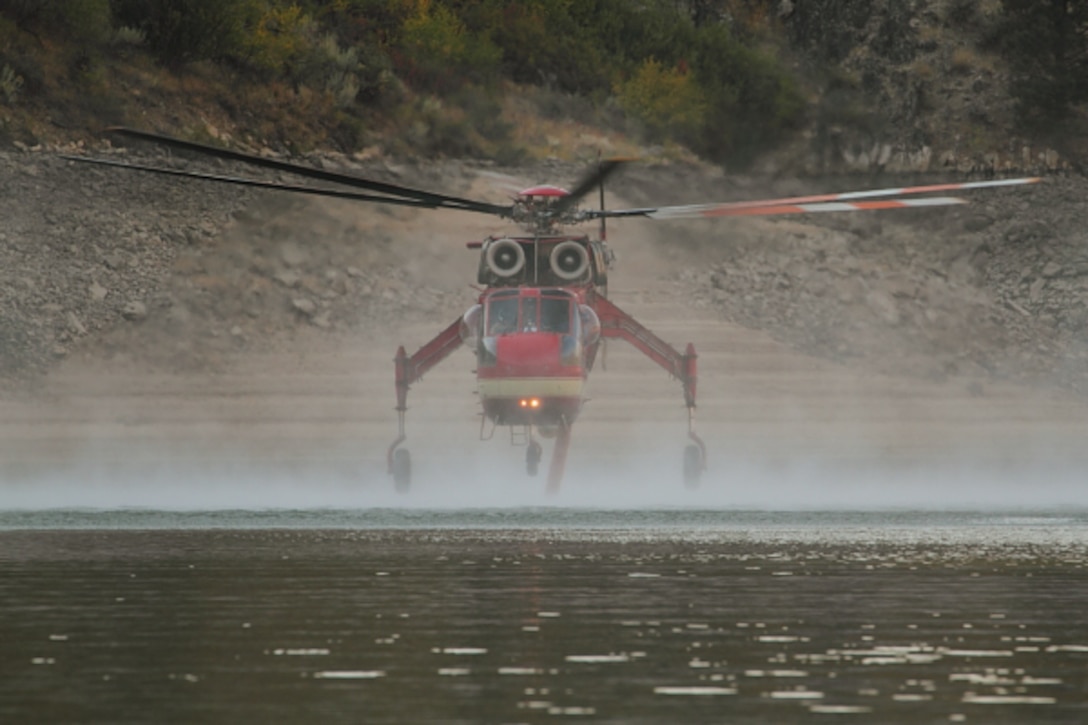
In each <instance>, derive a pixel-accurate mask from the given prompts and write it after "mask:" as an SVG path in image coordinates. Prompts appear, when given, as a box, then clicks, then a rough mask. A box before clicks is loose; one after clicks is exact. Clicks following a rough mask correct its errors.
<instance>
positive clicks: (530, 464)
mask: <svg viewBox="0 0 1088 725" xmlns="http://www.w3.org/2000/svg"><path fill="white" fill-rule="evenodd" d="M543 455H544V449H543V448H542V447H541V446H540V444H539V443H537V442H536V441H529V448H528V449H527V450H526V451H525V470H526V472H528V474H529V475H530V476H535V475H536V471H537V468H539V467H540V459H541V457H542V456H543Z"/></svg>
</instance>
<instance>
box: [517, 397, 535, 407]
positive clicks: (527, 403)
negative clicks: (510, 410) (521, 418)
mask: <svg viewBox="0 0 1088 725" xmlns="http://www.w3.org/2000/svg"><path fill="white" fill-rule="evenodd" d="M518 404H519V405H521V407H522V408H539V407H540V398H522V399H521V400H519V401H518Z"/></svg>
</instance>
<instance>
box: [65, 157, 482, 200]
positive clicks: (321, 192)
mask: <svg viewBox="0 0 1088 725" xmlns="http://www.w3.org/2000/svg"><path fill="white" fill-rule="evenodd" d="M60 157H61V158H62V159H67V160H68V161H78V162H79V163H81V164H98V165H100V166H116V167H120V168H122V169H132V170H133V171H146V172H149V173H153V174H164V175H166V176H181V177H184V178H189V179H203V180H206V181H216V182H219V183H222V184H235V185H237V186H249V187H254V188H258V189H276V190H278V191H291V192H295V193H298V194H313V195H315V196H331V197H335V198H338V199H351V200H353V201H371V202H380V203H382V204H394V205H398V206H415V207H424V208H428V209H430V208H433V206H432V205H431V204H428V203H427V202H424V201H420V200H419V199H397V198H395V197H390V196H374V195H373V194H362V193H359V192H357V191H348V190H346V189H326V188H322V187H318V186H302V185H298V184H281V183H278V182H274V181H258V180H257V179H246V178H243V177H239V176H221V175H219V174H204V173H201V172H199V171H185V170H183V169H166V168H161V167H158V166H143V165H141V164H130V163H127V162H123V161H111V160H109V159H92V158H88V157H86V156H69V155H67V154H61V156H60ZM451 208H458V207H451ZM466 211H475V210H466Z"/></svg>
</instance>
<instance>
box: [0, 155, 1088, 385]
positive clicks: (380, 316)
mask: <svg viewBox="0 0 1088 725" xmlns="http://www.w3.org/2000/svg"><path fill="white" fill-rule="evenodd" d="M130 156H131V154H126V157H130ZM314 161H315V163H323V164H326V165H330V166H338V167H342V168H349V169H352V170H355V171H357V172H359V173H362V174H364V175H367V176H369V177H371V178H381V179H386V180H393V181H397V182H399V183H404V184H410V185H415V186H419V187H423V188H430V189H441V190H445V191H447V192H449V193H457V194H467V195H474V196H482V197H486V198H489V199H490V200H493V201H501V200H502V199H503V198H504V197H505V196H507V195H508V194H509V193H510V192H509V188H508V186H509V184H507V183H503V182H501V181H497V180H496V178H495V176H494V175H490V174H483V175H481V174H480V173H479V172H480V171H481V170H480V169H479V168H473V167H470V166H465V165H461V164H455V163H448V164H435V165H429V166H427V167H419V166H402V167H395V166H393V165H390V164H384V163H371V164H368V165H362V164H358V163H355V162H348V161H347V160H344V159H334V158H324V159H315V160H314ZM207 168H219V167H207ZM220 170H222V169H220ZM227 171H229V172H236V171H237V170H236V169H227ZM576 174H577V171H576V170H575V169H573V168H568V167H559V166H555V167H550V168H538V169H530V170H521V171H519V172H517V176H518V177H519V178H520V179H524V180H525V181H527V182H529V181H532V182H536V181H554V182H559V183H569V181H570V179H572V178H574V177H575V176H576ZM899 183H902V180H895V179H888V180H879V181H878V182H877V185H878V186H892V185H897V184H899ZM859 185H860V184H858V183H856V182H843V181H842V180H833V181H832V182H826V185H823V186H821V188H820V189H819V190H823V191H827V190H837V189H845V188H847V187H848V186H853V187H857V186H859ZM810 186H811V185H810V184H800V183H798V182H793V183H789V184H782V183H780V184H766V183H757V182H753V181H751V180H741V179H734V178H722V177H721V176H720V174H717V173H715V172H713V171H710V170H706V169H699V168H694V167H681V166H673V167H652V168H650V167H634V168H631V169H629V170H628V172H627V173H625V174H624V176H623V177H622V178H621V179H620V180H618V181H617V183H616V184H615V186H614V192H615V193H616V194H617V195H618V196H619V197H621V198H622V199H623V200H624V201H625V202H628V203H631V204H634V205H644V204H661V203H692V202H701V201H714V200H730V199H740V198H752V197H758V196H764V195H789V194H795V193H800V192H802V191H813V190H814V189H812V188H809V187H810ZM1086 192H1088V182H1086V181H1085V180H1083V179H1080V178H1049V179H1047V180H1046V181H1045V182H1044V183H1042V184H1038V185H1034V186H1030V187H1020V188H1015V189H1006V190H986V191H976V192H971V193H970V195H969V197H968V198H970V199H971V201H972V204H970V205H968V206H961V207H953V208H949V209H940V210H917V211H910V210H908V211H901V212H882V213H865V214H861V213H858V214H842V215H839V214H834V215H811V216H807V217H791V218H776V219H763V220H742V221H731V220H715V221H701V222H650V221H646V222H644V223H645V224H646V225H648V226H649V227H650V230H651V231H649V232H647V233H649V234H652V235H654V236H655V237H656V239H657V240H658V241H657V244H659V245H660V247H661V249H662V250H663V252H664V253H665V254H667V255H668V256H669V257H671V258H672V259H673V264H672V265H671V266H673V267H674V268H677V267H678V268H680V269H681V270H682V271H680V272H678V273H676V274H674V276H673V277H672V278H671V279H670V280H669V281H667V282H664V284H668V285H671V286H672V290H671V292H673V293H676V294H677V295H678V296H679V297H681V298H684V297H687V298H688V299H689V300H690V304H691V305H693V306H695V307H704V308H705V307H709V308H712V309H715V310H717V311H719V312H720V314H721V315H723V316H724V317H725V318H726V319H727V320H730V321H734V322H737V323H739V324H741V325H744V326H746V327H750V328H756V329H762V330H766V331H768V332H769V333H770V334H771V335H772V336H774V337H776V338H777V339H779V340H781V341H783V342H785V343H787V344H789V345H790V346H793V347H795V348H796V349H798V350H801V351H804V352H806V353H810V354H814V355H817V356H820V357H825V358H829V359H833V360H837V361H842V362H845V363H847V364H850V365H856V366H858V367H860V368H867V369H876V370H880V371H884V372H892V373H897V374H906V375H910V376H921V377H927V378H930V379H944V378H947V377H949V376H953V377H954V376H957V375H965V376H969V377H971V378H972V379H975V378H978V377H980V376H982V377H986V376H994V377H1000V378H1005V379H1012V380H1021V381H1031V382H1036V383H1045V384H1049V385H1057V386H1061V387H1063V388H1066V389H1069V390H1075V391H1078V392H1079V391H1083V390H1085V389H1086V386H1088V379H1086V375H1085V371H1086V370H1088V346H1086V345H1085V341H1086V340H1088V303H1086V299H1088V296H1086V293H1088V233H1086V232H1084V231H1083V228H1082V225H1081V224H1080V222H1079V220H1080V219H1083V218H1084V214H1085V212H1086V211H1088V209H1086V202H1085V201H1084V200H1085V199H1086V198H1088V196H1086ZM416 214H417V213H416V212H412V211H408V210H398V209H396V208H386V207H365V208H360V207H359V205H353V204H350V203H348V202H332V201H330V202H319V203H318V202H313V201H311V200H309V199H304V198H300V197H293V196H287V195H284V194H276V193H265V192H261V193H258V192H252V191H245V190H240V189H237V188H235V187H229V186H224V185H219V184H212V183H202V182H196V181H185V182H181V181H178V180H176V179H171V178H165V177H158V176H153V175H148V174H140V173H136V172H128V171H123V170H117V169H109V168H100V167H92V166H87V165H80V164H74V163H72V162H69V161H66V160H64V159H62V158H60V157H59V156H58V155H57V154H55V153H50V152H38V153H14V154H0V218H3V219H4V224H3V226H2V228H0V306H2V309H3V310H4V314H3V317H2V318H0V370H2V376H3V377H4V378H6V379H8V380H9V385H10V384H11V383H10V381H11V380H12V379H13V378H14V379H18V380H25V379H26V378H27V376H33V375H35V374H38V373H41V372H45V371H47V370H48V369H50V367H51V366H52V365H54V364H56V363H57V361H59V360H63V359H65V358H67V357H70V356H73V355H88V356H92V357H94V356H98V357H103V356H104V357H107V358H110V359H114V360H117V361H129V362H134V363H137V364H140V365H147V366H151V367H155V368H162V369H170V370H190V371H192V370H205V369H211V370H215V369H222V368H223V367H224V366H226V365H229V364H230V360H231V359H232V356H234V355H237V354H239V353H241V352H244V351H251V350H255V349H266V348H268V347H269V346H275V345H290V344H291V341H292V339H293V336H294V334H295V332H296V331H298V330H300V329H316V330H317V331H319V332H324V333H327V334H328V335H336V334H339V333H341V332H352V333H353V334H354V333H357V332H358V331H359V330H360V329H365V328H378V327H383V326H388V325H391V324H393V323H396V322H398V321H400V320H404V319H416V320H418V319H424V318H426V319H433V320H435V321H445V320H446V319H447V318H449V317H451V315H455V314H456V313H457V312H458V311H459V310H460V309H462V308H463V306H464V305H465V303H466V302H471V299H472V294H473V293H472V290H471V289H470V288H469V285H470V284H471V283H472V282H473V281H474V276H475V275H474V268H475V259H474V258H472V257H473V255H471V254H470V253H466V252H465V251H464V248H463V243H464V242H466V241H469V240H470V239H474V238H477V239H478V238H480V236H483V235H485V234H487V233H489V232H492V231H494V232H499V231H502V230H503V228H504V226H503V222H502V221H501V220H497V219H495V220H492V219H482V218H476V217H475V216H473V215H461V216H458V217H457V220H456V226H453V225H451V226H450V227H449V228H447V229H445V230H444V231H443V232H442V233H440V234H436V233H435V232H434V230H433V229H428V228H420V229H418V230H415V231H413V230H414V227H413V223H414V222H413V219H415V218H416ZM614 246H615V247H616V248H617V251H618V252H619V256H620V263H621V265H622V263H623V244H622V240H619V239H617V240H615V244H614ZM23 384H24V383H19V385H23Z"/></svg>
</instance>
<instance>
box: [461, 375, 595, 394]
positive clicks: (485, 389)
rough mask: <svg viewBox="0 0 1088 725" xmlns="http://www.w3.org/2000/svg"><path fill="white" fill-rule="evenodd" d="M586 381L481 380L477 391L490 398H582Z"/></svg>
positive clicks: (551, 379)
mask: <svg viewBox="0 0 1088 725" xmlns="http://www.w3.org/2000/svg"><path fill="white" fill-rule="evenodd" d="M584 385H585V380H583V379H582V376H580V375H579V376H578V377H534V378H529V377H525V378H522V377H508V378H490V379H488V378H480V379H479V380H478V381H477V390H478V391H479V393H480V397H481V398H482V399H485V400H486V399H489V398H518V399H520V398H552V397H560V398H581V397H582V388H583V386H584Z"/></svg>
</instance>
